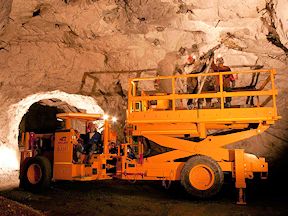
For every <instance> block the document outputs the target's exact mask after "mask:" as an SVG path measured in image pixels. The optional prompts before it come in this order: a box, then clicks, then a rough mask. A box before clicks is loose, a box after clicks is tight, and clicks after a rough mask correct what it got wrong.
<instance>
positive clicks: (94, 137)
mask: <svg viewBox="0 0 288 216" xmlns="http://www.w3.org/2000/svg"><path fill="white" fill-rule="evenodd" d="M89 126H90V127H89V128H88V130H87V134H88V136H89V139H88V142H86V143H85V145H84V150H85V152H86V154H87V156H86V159H85V163H89V161H90V159H91V156H92V155H93V153H94V152H95V151H96V149H97V146H98V147H99V146H100V143H101V133H100V132H99V131H98V130H97V127H96V126H95V125H94V124H93V125H92V124H90V125H89ZM92 130H94V131H92Z"/></svg>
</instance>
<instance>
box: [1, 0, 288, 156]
mask: <svg viewBox="0 0 288 216" xmlns="http://www.w3.org/2000/svg"><path fill="white" fill-rule="evenodd" d="M287 9H288V3H287V1H285V0H269V1H265V0H248V1H236V0H235V1H231V0H216V1H215V0H207V1H200V0H133V1H132V0H62V1H61V0H29V1H26V0H13V2H12V0H0V69H1V77H0V90H1V91H0V92H1V93H0V103H1V104H2V105H1V107H0V126H1V131H0V139H1V143H6V145H8V146H9V145H12V146H17V143H15V139H13V141H11V139H9V137H7V133H8V131H9V128H8V125H9V124H7V122H14V121H13V118H15V116H11V115H10V113H9V110H10V107H11V106H13V105H14V104H17V103H19V101H20V100H21V99H23V98H26V97H27V96H29V95H33V94H37V93H41V92H51V91H54V90H59V91H62V92H66V93H77V94H89V95H90V96H92V97H94V99H95V100H96V101H97V103H98V104H99V105H100V106H101V107H102V108H103V109H104V110H108V111H109V112H110V113H117V114H118V115H119V116H120V117H121V118H122V119H123V118H124V116H123V113H125V112H124V110H125V106H126V103H125V100H126V98H125V94H126V92H127V79H128V78H129V77H135V76H146V73H145V72H143V73H109V74H108V73H104V74H103V73H101V74H98V75H97V74H96V75H95V76H96V79H94V80H90V84H89V82H88V81H87V83H85V86H84V87H83V88H84V89H85V88H86V91H80V89H81V80H82V78H83V76H84V73H85V72H97V71H119V70H131V71H133V70H137V69H149V68H158V72H159V73H160V74H163V75H168V74H171V73H172V72H173V69H174V66H175V62H176V61H178V59H177V58H178V57H177V55H176V53H177V52H178V50H179V49H180V48H181V47H183V48H186V49H187V50H188V51H189V52H191V53H196V54H197V55H201V54H202V53H204V52H206V51H207V50H209V49H210V48H212V47H214V46H215V45H217V44H219V43H222V46H221V47H220V48H219V49H218V50H217V51H216V54H217V53H221V54H222V55H223V56H224V59H225V61H226V64H227V65H241V64H260V65H264V67H265V68H276V69H277V71H278V75H277V78H276V81H277V88H278V89H279V96H278V107H279V112H280V114H281V115H282V117H283V118H282V120H280V121H278V122H277V124H276V125H274V126H273V127H272V128H271V129H269V130H268V131H267V132H266V133H264V134H263V135H261V136H258V137H256V138H252V139H250V140H249V141H247V142H245V143H242V144H241V146H244V147H245V148H246V149H247V150H248V151H250V152H253V153H255V154H259V155H264V156H268V158H271V160H277V157H278V156H279V154H280V153H282V152H286V151H287V150H286V149H287V147H286V145H287V140H288V135H287V133H286V131H287V99H286V97H285V95H287V91H288V88H287V85H286V82H287V71H286V68H287V55H288V51H287V43H288V34H287V31H288V15H287ZM227 33H229V35H232V37H231V38H229V39H227V40H226V39H225V37H226V36H227ZM94 81H95V82H96V83H97V85H96V89H92V90H91V88H92V86H93V82H94ZM123 94H124V95H123ZM119 110H121V112H119ZM15 127H16V128H17V127H18V126H17V125H16V126H15ZM14 136H15V135H14ZM255 141H257V142H256V143H255Z"/></svg>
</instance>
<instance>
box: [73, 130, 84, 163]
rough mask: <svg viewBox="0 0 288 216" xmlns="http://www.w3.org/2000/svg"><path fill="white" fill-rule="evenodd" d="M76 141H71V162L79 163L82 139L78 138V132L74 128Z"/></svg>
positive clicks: (82, 149) (81, 152)
mask: <svg viewBox="0 0 288 216" xmlns="http://www.w3.org/2000/svg"><path fill="white" fill-rule="evenodd" d="M75 136H76V142H74V143H73V163H81V155H82V154H83V153H84V148H83V143H84V142H83V139H82V138H80V133H79V131H78V130H75Z"/></svg>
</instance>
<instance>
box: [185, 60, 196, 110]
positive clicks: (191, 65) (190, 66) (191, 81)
mask: <svg viewBox="0 0 288 216" xmlns="http://www.w3.org/2000/svg"><path fill="white" fill-rule="evenodd" d="M195 63H196V56H195V55H193V56H191V55H189V56H188V58H187V62H186V63H185V64H184V73H185V74H194V73H197V72H198V71H197V65H196V64H195ZM197 88H198V79H197V77H188V78H187V93H189V94H196V93H197ZM187 108H188V109H192V108H193V99H189V100H188V102H187Z"/></svg>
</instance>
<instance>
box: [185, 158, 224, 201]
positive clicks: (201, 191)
mask: <svg viewBox="0 0 288 216" xmlns="http://www.w3.org/2000/svg"><path fill="white" fill-rule="evenodd" d="M223 182H224V174H223V172H222V169H221V167H220V166H219V164H218V163H217V162H216V161H215V160H213V159H212V158H210V157H208V156H204V155H197V156H194V157H192V158H190V159H189V160H188V161H187V162H186V163H185V165H184V167H183V169H182V172H181V184H182V185H183V186H184V188H185V189H186V191H187V192H188V193H190V194H191V195H193V196H196V197H199V198H209V197H212V196H214V195H216V194H217V193H218V192H219V191H220V190H221V187H222V185H223Z"/></svg>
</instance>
